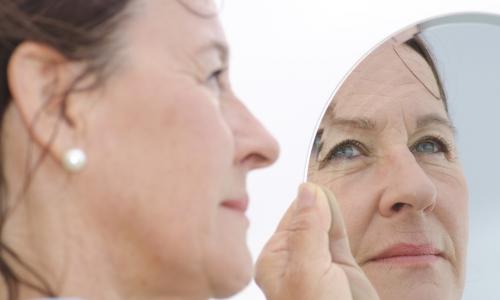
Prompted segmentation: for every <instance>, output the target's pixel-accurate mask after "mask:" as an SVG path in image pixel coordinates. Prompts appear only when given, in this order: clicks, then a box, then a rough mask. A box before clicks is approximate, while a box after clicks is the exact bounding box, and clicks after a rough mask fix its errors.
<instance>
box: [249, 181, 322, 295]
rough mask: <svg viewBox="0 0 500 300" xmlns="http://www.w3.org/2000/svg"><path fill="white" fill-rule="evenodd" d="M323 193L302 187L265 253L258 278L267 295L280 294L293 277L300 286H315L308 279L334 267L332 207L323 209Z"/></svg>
mask: <svg viewBox="0 0 500 300" xmlns="http://www.w3.org/2000/svg"><path fill="white" fill-rule="evenodd" d="M320 192H321V191H320V189H319V188H318V187H317V186H315V185H313V184H310V183H303V184H301V185H300V187H299V191H298V195H297V198H296V199H295V201H294V202H293V203H292V204H291V205H290V207H289V208H288V210H287V212H286V213H285V215H284V217H283V218H282V219H281V221H280V223H279V225H278V228H277V229H276V231H275V233H274V234H273V236H272V237H271V239H270V240H269V241H268V242H267V244H266V246H265V247H264V249H263V250H262V252H261V254H260V256H259V258H258V260H257V264H256V274H255V279H256V282H257V284H258V285H259V286H260V287H261V288H262V289H263V291H264V292H265V293H266V294H274V293H276V292H277V291H278V290H280V286H281V283H283V282H288V281H289V280H291V279H292V278H297V279H299V278H300V280H298V281H301V284H300V285H304V286H307V285H308V284H312V283H309V282H307V281H308V280H307V278H311V279H312V278H317V277H318V276H315V275H313V274H311V273H315V272H319V273H324V270H326V269H327V268H328V267H329V266H330V265H331V256H330V251H329V238H328V231H329V228H330V223H331V218H330V212H329V210H328V207H327V208H326V209H324V208H323V209H321V206H323V207H324V206H325V205H326V206H328V204H321V202H320V201H318V199H317V196H318V194H319V193H320ZM285 285H286V284H285ZM294 288H298V286H297V285H294ZM268 298H269V297H268ZM271 298H272V297H271Z"/></svg>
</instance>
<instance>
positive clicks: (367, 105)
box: [307, 13, 500, 299]
mask: <svg viewBox="0 0 500 300" xmlns="http://www.w3.org/2000/svg"><path fill="white" fill-rule="evenodd" d="M499 56H500V17H499V16H496V15H489V14H478V13H465V14H456V15H450V16H444V17H439V18H435V19H432V20H427V21H424V22H422V23H420V24H417V25H415V26H411V27H409V28H406V29H404V30H403V31H400V32H398V33H397V34H395V35H394V36H392V37H390V38H388V39H387V40H385V41H383V42H382V43H381V44H379V45H378V46H376V47H375V48H374V49H373V50H372V51H370V52H369V53H368V54H367V55H366V56H365V57H364V58H363V59H361V60H360V62H359V63H358V64H357V65H356V66H355V67H354V68H353V69H352V71H351V72H350V73H349V74H348V75H347V76H346V77H345V79H344V80H343V82H342V83H341V84H340V85H339V86H338V87H337V89H336V91H335V93H334V94H333V96H332V99H331V100H330V102H329V104H328V105H327V107H326V109H325V111H324V113H323V116H322V117H321V120H320V122H319V125H318V128H317V131H316V132H315V138H314V142H313V144H312V145H311V152H310V157H309V162H308V172H307V180H308V181H312V182H315V183H319V184H322V185H324V186H326V187H328V188H329V189H330V190H332V191H333V193H334V194H335V195H336V197H337V201H338V202H339V205H340V208H341V210H342V213H343V216H344V220H345V223H346V227H347V231H348V235H349V240H350V244H351V250H352V253H353V255H354V257H355V258H356V260H357V262H358V263H359V264H360V266H361V267H362V268H363V270H364V271H365V273H366V274H367V276H368V277H369V279H370V281H371V282H372V283H373V284H374V286H375V288H376V289H377V291H378V292H379V294H380V296H381V299H500V298H499V297H500V289H499V288H498V283H497V282H498V278H497V277H496V272H497V270H498V269H499V267H500V258H498V253H500V239H498V238H497V237H498V236H499V235H498V228H500V218H499V217H497V214H498V212H499V211H500V197H499V196H498V195H499V194H500V181H499V180H500V179H499V176H498V175H497V173H496V172H498V170H499V168H500V155H499V154H498V153H497V150H498V149H500V141H499V138H498V136H499V134H498V131H499V129H500V126H499V124H498V123H497V122H498V120H499V119H500V117H499V116H498V115H499V112H500V101H499V95H500V76H499V75H498V73H499V70H500V58H499ZM384 253H385V254H384ZM391 253H392V254H391ZM420 254H423V255H427V254H431V255H434V256H436V257H437V258H436V259H434V260H428V261H426V260H422V259H420V260H419V259H418V258H417V259H413V260H412V258H411V256H412V255H420ZM396 256H401V258H400V259H395V258H390V257H396ZM388 257H389V258H390V259H388ZM462 290H463V292H462Z"/></svg>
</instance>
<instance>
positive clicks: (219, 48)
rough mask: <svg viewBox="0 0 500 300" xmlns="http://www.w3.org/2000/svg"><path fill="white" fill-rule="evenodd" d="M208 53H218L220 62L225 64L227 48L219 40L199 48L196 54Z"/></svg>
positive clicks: (227, 55) (227, 57)
mask: <svg viewBox="0 0 500 300" xmlns="http://www.w3.org/2000/svg"><path fill="white" fill-rule="evenodd" d="M210 51H216V52H218V53H219V57H220V58H221V60H222V61H223V62H224V63H226V62H227V61H228V60H229V47H228V46H227V44H226V43H224V42H222V41H219V40H212V41H210V42H209V43H207V44H205V45H203V46H201V47H200V48H199V49H198V51H197V54H202V53H206V52H210Z"/></svg>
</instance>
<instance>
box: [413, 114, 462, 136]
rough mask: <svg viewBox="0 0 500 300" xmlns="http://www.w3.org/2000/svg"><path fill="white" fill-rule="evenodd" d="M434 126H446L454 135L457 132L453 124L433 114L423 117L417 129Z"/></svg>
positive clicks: (418, 122)
mask: <svg viewBox="0 0 500 300" xmlns="http://www.w3.org/2000/svg"><path fill="white" fill-rule="evenodd" d="M432 125H439V126H444V127H446V128H448V129H449V130H450V131H451V132H452V133H453V134H454V135H455V134H456V132H457V129H456V127H455V126H454V125H453V123H452V122H451V121H450V120H449V119H448V118H445V117H442V116H441V115H438V114H435V113H432V114H427V115H424V116H421V117H419V118H418V119H417V124H416V128H417V129H421V128H423V127H428V126H432Z"/></svg>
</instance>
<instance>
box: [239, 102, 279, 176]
mask: <svg viewBox="0 0 500 300" xmlns="http://www.w3.org/2000/svg"><path fill="white" fill-rule="evenodd" d="M234 105H235V107H234V109H235V111H236V113H235V114H234V115H233V116H234V117H233V118H232V121H231V125H230V126H231V127H232V130H233V134H234V136H235V144H236V145H235V151H236V155H235V160H236V161H235V163H236V164H238V165H241V166H243V167H244V168H246V169H247V170H252V169H258V168H263V167H267V166H269V165H271V164H273V163H274V162H275V161H276V160H277V159H278V156H279V146H278V142H277V141H276V139H275V138H274V137H273V136H272V135H271V134H270V133H269V132H268V131H267V130H266V129H265V128H264V127H263V126H262V124H261V123H260V122H259V121H258V120H257V119H256V118H255V117H254V116H253V115H252V113H250V111H249V110H248V109H247V108H246V107H245V106H244V105H243V103H241V102H240V101H235V102H234Z"/></svg>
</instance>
